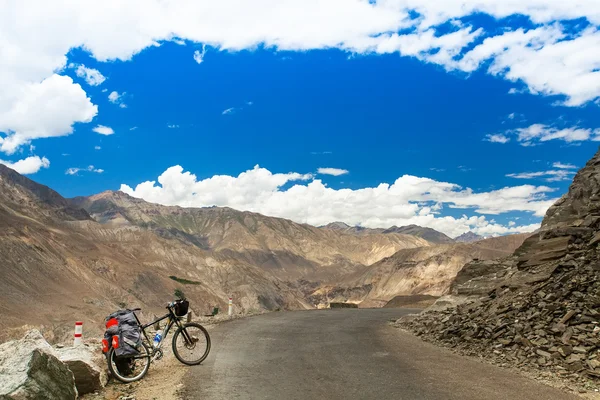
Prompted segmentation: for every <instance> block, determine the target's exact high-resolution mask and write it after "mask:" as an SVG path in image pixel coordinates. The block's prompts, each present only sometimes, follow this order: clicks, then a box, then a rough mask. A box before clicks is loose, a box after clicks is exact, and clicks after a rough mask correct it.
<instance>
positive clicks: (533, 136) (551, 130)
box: [484, 124, 600, 146]
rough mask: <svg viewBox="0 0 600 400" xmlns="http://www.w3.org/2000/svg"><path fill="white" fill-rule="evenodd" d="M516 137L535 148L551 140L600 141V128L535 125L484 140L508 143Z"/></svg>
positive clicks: (518, 140) (490, 136)
mask: <svg viewBox="0 0 600 400" xmlns="http://www.w3.org/2000/svg"><path fill="white" fill-rule="evenodd" d="M511 136H514V137H515V138H516V140H517V142H519V144H520V145H521V146H533V145H536V144H539V143H541V142H548V141H550V140H562V141H563V142H567V143H573V142H584V141H588V140H592V141H600V128H598V129H591V128H579V127H568V128H557V127H553V126H548V125H544V124H533V125H530V126H528V127H525V128H517V129H511V130H508V131H506V132H504V133H501V134H494V135H487V136H486V137H485V139H484V140H487V141H489V142H493V143H503V144H504V143H508V142H509V141H510V137H511Z"/></svg>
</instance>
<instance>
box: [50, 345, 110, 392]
mask: <svg viewBox="0 0 600 400" xmlns="http://www.w3.org/2000/svg"><path fill="white" fill-rule="evenodd" d="M55 352H56V353H57V355H58V358H59V360H60V361H62V362H63V363H65V364H66V365H67V366H68V367H69V369H70V370H71V372H73V376H74V377H75V386H76V387H77V391H78V392H79V394H80V395H82V394H86V393H92V392H95V391H97V390H101V389H102V388H103V387H104V386H106V383H107V382H108V375H107V374H106V369H105V367H104V365H105V361H104V360H103V356H102V353H101V349H100V348H99V346H93V345H91V344H87V343H86V344H84V345H81V346H76V347H62V348H56V349H55Z"/></svg>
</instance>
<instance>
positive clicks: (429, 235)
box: [320, 222, 483, 243]
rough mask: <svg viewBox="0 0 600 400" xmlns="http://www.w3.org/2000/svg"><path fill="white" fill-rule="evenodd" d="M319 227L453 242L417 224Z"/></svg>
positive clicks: (336, 224)
mask: <svg viewBox="0 0 600 400" xmlns="http://www.w3.org/2000/svg"><path fill="white" fill-rule="evenodd" d="M320 228H322V229H330V230H336V231H339V232H343V233H350V234H354V235H367V234H373V233H378V234H379V233H383V234H390V233H395V234H401V235H411V236H416V237H419V238H422V239H425V240H427V241H428V242H431V243H453V242H454V240H452V239H451V238H450V237H448V236H447V235H445V234H443V233H442V232H438V231H436V230H435V229H431V228H424V227H422V226H418V225H407V226H401V227H397V226H392V227H390V228H387V229H383V228H376V229H371V228H365V227H362V226H350V225H348V224H346V223H344V222H332V223H330V224H327V225H324V226H321V227H320ZM482 239H483V238H482Z"/></svg>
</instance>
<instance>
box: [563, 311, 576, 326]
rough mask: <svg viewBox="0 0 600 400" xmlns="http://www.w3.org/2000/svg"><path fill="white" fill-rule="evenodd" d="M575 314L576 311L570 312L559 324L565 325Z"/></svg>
mask: <svg viewBox="0 0 600 400" xmlns="http://www.w3.org/2000/svg"><path fill="white" fill-rule="evenodd" d="M575 314H577V311H575V310H570V311H569V312H568V313H566V314H565V316H564V317H562V318H561V320H560V322H559V324H563V325H564V324H565V323H566V322H567V321H568V320H570V319H571V318H573V315H575Z"/></svg>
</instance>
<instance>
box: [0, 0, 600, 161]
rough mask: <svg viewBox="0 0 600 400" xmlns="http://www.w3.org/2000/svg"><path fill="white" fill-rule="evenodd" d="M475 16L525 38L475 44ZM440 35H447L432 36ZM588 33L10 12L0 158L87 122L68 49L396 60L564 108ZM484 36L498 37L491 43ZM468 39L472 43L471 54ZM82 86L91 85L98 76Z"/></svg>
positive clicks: (442, 5) (338, 2)
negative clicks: (519, 88) (329, 54)
mask: <svg viewBox="0 0 600 400" xmlns="http://www.w3.org/2000/svg"><path fill="white" fill-rule="evenodd" d="M32 10H35V12H32ZM479 13H481V14H487V15H489V16H491V17H493V18H494V19H495V20H497V21H499V24H500V25H502V24H504V22H503V21H502V18H505V17H508V16H511V15H522V16H525V17H529V19H530V20H531V21H532V22H533V24H534V25H535V26H536V28H535V29H527V28H521V29H515V28H514V27H512V26H500V28H501V29H496V30H494V31H493V32H486V31H485V30H484V29H482V28H487V26H486V27H483V26H478V25H477V24H479V22H478V21H476V20H474V19H468V21H469V22H468V23H466V22H461V20H460V19H461V18H463V17H469V16H472V15H476V14H479ZM578 18H584V19H586V20H587V21H588V22H589V23H590V24H589V27H588V28H586V29H584V30H583V31H582V30H579V31H578V32H577V30H576V29H575V30H574V29H573V28H572V24H570V26H569V27H568V28H565V27H563V26H562V25H561V24H560V21H567V20H569V21H571V20H575V19H578ZM444 23H449V24H445V25H444V26H445V27H447V26H449V25H451V26H453V28H452V29H455V31H450V32H448V31H447V30H443V29H440V28H439V25H440V24H444ZM469 24H470V25H469ZM582 25H583V26H585V24H582ZM599 25H600V2H598V1H596V0H571V1H568V2H566V1H564V0H528V1H522V0H503V1H481V0H444V1H422V0H382V1H377V2H373V1H365V0H329V1H320V0H262V1H260V2H250V1H246V2H243V1H237V0H222V1H218V2H213V1H208V0H199V1H187V2H178V3H176V4H175V3H173V2H168V1H162V0H130V1H126V2H122V1H118V0H106V1H104V2H101V3H98V4H97V5H96V6H95V7H93V10H92V9H90V3H89V2H82V1H77V0H65V1H64V2H61V6H60V7H55V6H54V5H53V4H52V3H51V2H48V1H42V0H37V1H36V0H31V1H17V2H12V3H11V7H3V12H2V13H1V14H0V59H2V60H3V62H2V63H1V65H0V110H2V111H0V132H4V135H5V137H4V138H3V143H2V151H4V152H14V151H15V149H16V148H18V147H19V146H21V145H22V144H23V143H27V142H28V141H30V140H34V139H37V138H41V137H52V136H62V135H68V134H70V133H72V126H73V124H74V123H77V122H90V121H91V120H92V118H93V117H94V116H95V115H96V113H97V109H96V106H94V105H93V104H92V102H91V101H90V100H89V98H88V96H87V95H86V94H85V92H84V91H83V89H81V87H80V86H79V85H78V84H75V83H73V81H72V80H71V79H70V78H68V77H65V76H59V75H57V74H59V73H60V71H62V70H63V69H64V67H65V66H66V63H67V57H66V55H67V54H68V53H69V52H70V50H71V49H73V48H83V49H85V50H86V51H89V53H90V55H91V56H92V57H94V58H95V59H96V60H98V61H100V62H105V61H112V60H121V61H128V60H131V59H132V57H133V56H134V55H135V54H138V53H140V52H141V51H142V50H144V49H145V48H148V47H152V46H160V45H161V43H162V42H163V41H165V40H170V41H174V42H176V43H181V42H182V41H184V42H186V43H193V44H200V43H202V44H203V45H204V44H206V45H207V46H211V47H213V48H215V49H218V50H219V51H241V50H253V49H256V48H263V47H264V48H267V49H275V50H292V51H306V50H312V49H330V48H337V49H340V50H342V51H346V52H351V53H360V54H384V53H399V54H400V55H402V56H409V57H415V58H417V59H419V60H422V61H424V62H430V63H436V64H439V65H442V66H444V67H445V68H446V69H448V70H462V71H465V72H467V73H469V72H472V71H475V70H479V69H481V70H483V69H485V71H486V72H487V73H489V74H492V75H496V76H499V77H502V78H504V79H506V80H509V81H511V82H518V83H522V84H524V85H526V86H527V89H528V90H529V92H531V93H537V94H543V95H561V96H564V99H565V100H564V103H565V104H566V105H568V106H578V105H581V104H584V103H587V102H594V101H595V102H598V96H599V94H600V77H599V73H598V68H600V32H599V31H598V30H597V27H598V26H599ZM496 31H501V32H502V33H501V34H498V35H495V36H493V35H494V32H496ZM574 31H575V33H573V32H574ZM479 39H484V40H483V41H481V42H476V45H475V46H474V47H472V48H471V45H472V44H473V43H475V42H474V41H475V40H479ZM203 51H204V50H203ZM202 54H203V52H200V51H198V55H202ZM195 56H196V55H195ZM196 58H197V57H196ZM91 76H92V75H90V77H91ZM86 77H87V75H86ZM86 79H87V78H86ZM90 79H91V81H92V82H94V83H95V82H98V80H99V76H96V77H95V78H90ZM42 97H43V99H42ZM40 116H41V118H40Z"/></svg>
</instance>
